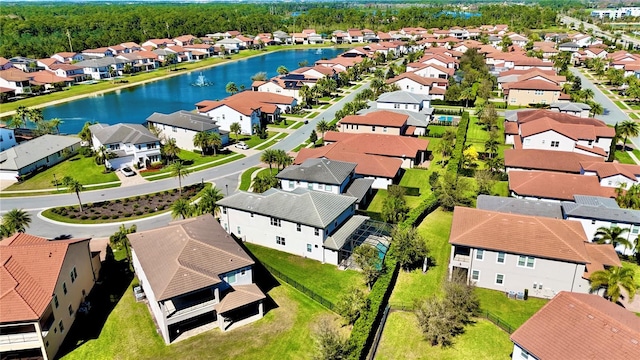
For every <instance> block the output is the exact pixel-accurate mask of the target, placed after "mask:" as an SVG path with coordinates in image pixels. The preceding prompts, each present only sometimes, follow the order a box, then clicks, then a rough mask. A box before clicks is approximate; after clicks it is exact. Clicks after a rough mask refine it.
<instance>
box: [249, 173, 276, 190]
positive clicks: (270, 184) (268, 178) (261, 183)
mask: <svg viewBox="0 0 640 360" xmlns="http://www.w3.org/2000/svg"><path fill="white" fill-rule="evenodd" d="M276 186H278V179H277V178H276V177H275V176H273V174H271V173H269V174H268V175H258V176H256V178H255V179H253V184H252V185H251V189H252V190H253V192H256V193H263V192H265V191H267V190H269V189H271V188H274V187H276Z"/></svg>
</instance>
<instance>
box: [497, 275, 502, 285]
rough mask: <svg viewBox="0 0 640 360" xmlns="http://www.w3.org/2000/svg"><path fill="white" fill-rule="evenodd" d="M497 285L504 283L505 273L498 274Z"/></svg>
mask: <svg viewBox="0 0 640 360" xmlns="http://www.w3.org/2000/svg"><path fill="white" fill-rule="evenodd" d="M496 285H504V275H503V274H496Z"/></svg>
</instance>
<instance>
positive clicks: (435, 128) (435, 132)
mask: <svg viewBox="0 0 640 360" xmlns="http://www.w3.org/2000/svg"><path fill="white" fill-rule="evenodd" d="M457 128H458V127H457V126H444V125H429V135H432V136H439V135H442V134H444V133H445V132H446V131H447V129H452V130H453V131H455V130H456V129H457Z"/></svg>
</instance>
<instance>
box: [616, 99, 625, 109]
mask: <svg viewBox="0 0 640 360" xmlns="http://www.w3.org/2000/svg"><path fill="white" fill-rule="evenodd" d="M614 103H615V104H616V105H617V106H618V107H619V108H620V109H622V110H627V109H628V107H627V106H625V104H624V102H623V101H620V100H616V101H614Z"/></svg>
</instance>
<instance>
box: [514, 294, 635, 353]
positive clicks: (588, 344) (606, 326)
mask: <svg viewBox="0 0 640 360" xmlns="http://www.w3.org/2000/svg"><path fill="white" fill-rule="evenodd" d="M511 340H512V341H513V342H515V343H516V344H517V345H518V346H520V347H521V348H524V349H525V350H526V351H527V352H529V353H530V354H531V355H533V356H535V358H536V359H637V358H638V354H640V345H639V344H638V342H640V317H637V316H636V315H635V314H634V313H632V312H630V311H628V310H626V309H625V308H623V307H621V306H618V305H616V304H614V303H612V302H610V301H607V300H606V299H604V298H603V297H601V296H598V295H593V294H578V293H571V292H565V291H561V292H560V293H559V294H558V295H556V296H555V297H554V298H553V299H552V300H551V301H549V302H548V303H547V304H546V305H545V306H543V307H542V308H541V309H540V310H539V311H538V312H537V313H535V314H534V315H533V316H532V317H531V318H529V320H527V321H526V322H525V323H524V324H523V325H522V326H520V328H518V330H516V331H515V332H514V333H513V334H511Z"/></svg>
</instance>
